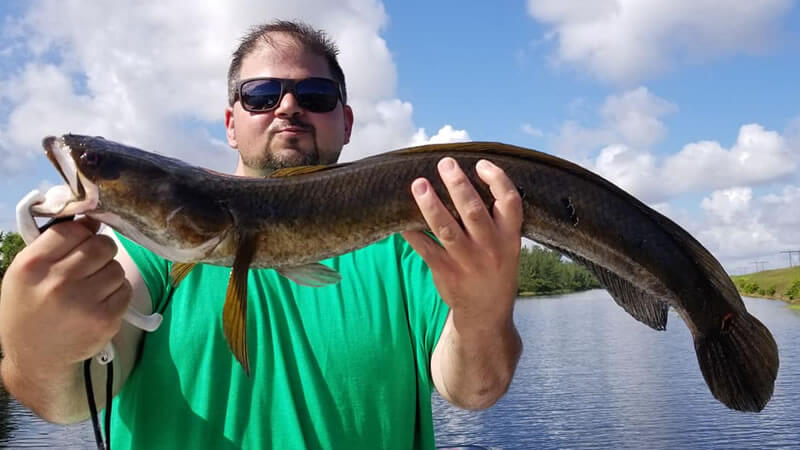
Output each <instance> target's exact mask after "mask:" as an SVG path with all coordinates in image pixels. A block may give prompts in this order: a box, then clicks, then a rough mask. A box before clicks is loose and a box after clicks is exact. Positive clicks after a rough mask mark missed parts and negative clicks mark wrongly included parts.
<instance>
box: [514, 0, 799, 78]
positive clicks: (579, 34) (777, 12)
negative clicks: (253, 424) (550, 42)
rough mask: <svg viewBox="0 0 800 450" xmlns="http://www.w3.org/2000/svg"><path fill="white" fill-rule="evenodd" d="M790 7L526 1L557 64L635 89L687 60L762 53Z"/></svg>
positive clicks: (649, 0)
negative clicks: (637, 83)
mask: <svg viewBox="0 0 800 450" xmlns="http://www.w3.org/2000/svg"><path fill="white" fill-rule="evenodd" d="M791 6H792V1H791V0H762V1H759V2H730V1H728V0H693V1H677V2H676V1H672V0H602V1H600V0H597V1H591V2H565V1H563V0H528V13H529V14H530V16H531V17H532V18H534V19H535V20H538V21H540V22H543V23H545V24H547V25H549V26H550V27H551V28H550V29H549V30H547V31H546V35H548V36H549V35H552V34H555V35H556V36H557V50H556V55H555V56H554V59H555V61H556V62H557V63H561V64H570V65H576V66H579V67H582V68H585V69H588V70H589V71H590V72H591V73H592V74H593V75H595V76H596V77H598V78H600V79H605V80H611V81H617V82H635V81H637V80H641V79H642V78H644V77H647V76H651V75H655V74H658V73H660V72H662V71H663V70H665V69H669V68H670V67H671V66H673V65H674V64H676V63H680V62H684V61H690V62H693V61H702V60H708V59H714V58H719V57H724V56H726V55H730V54H734V53H738V52H751V53H752V52H758V51H760V50H762V49H763V48H765V47H766V46H768V45H770V44H771V42H772V41H773V40H774V37H775V36H776V34H777V33H779V30H780V19H781V17H782V15H783V13H785V12H786V11H787V10H789V8H791Z"/></svg>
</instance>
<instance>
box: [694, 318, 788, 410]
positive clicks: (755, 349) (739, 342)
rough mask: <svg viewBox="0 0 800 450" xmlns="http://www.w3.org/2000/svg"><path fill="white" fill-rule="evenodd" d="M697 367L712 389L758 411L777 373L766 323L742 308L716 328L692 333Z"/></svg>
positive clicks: (735, 405)
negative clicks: (702, 333)
mask: <svg viewBox="0 0 800 450" xmlns="http://www.w3.org/2000/svg"><path fill="white" fill-rule="evenodd" d="M694 347H695V351H696V352H697V361H698V363H700V370H701V371H702V372H703V377H704V378H705V380H706V383H708V386H709V388H710V389H711V393H712V394H714V397H716V398H717V400H719V401H721V402H722V403H724V404H725V405H726V406H728V407H729V408H732V409H736V410H739V411H754V412H758V411H761V410H762V409H763V408H764V406H766V404H767V402H768V401H769V399H770V397H772V391H773V388H774V385H775V378H776V377H777V375H778V365H779V363H778V346H777V345H776V344H775V340H774V339H773V337H772V335H771V334H770V332H769V330H767V327H765V326H764V324H762V323H761V322H759V321H758V319H756V318H755V317H753V316H751V315H750V314H748V313H747V312H745V311H742V312H740V313H730V314H728V315H726V316H725V318H724V319H723V320H722V324H721V326H720V328H719V330H716V331H715V332H713V333H706V334H704V335H699V334H698V335H697V336H695V341H694Z"/></svg>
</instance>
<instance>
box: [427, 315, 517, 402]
mask: <svg viewBox="0 0 800 450" xmlns="http://www.w3.org/2000/svg"><path fill="white" fill-rule="evenodd" d="M521 354H522V341H521V339H520V337H519V333H518V332H517V329H516V327H515V326H514V322H513V320H512V317H511V314H507V315H504V317H501V318H499V319H498V320H497V321H492V320H487V318H485V317H484V318H469V317H467V315H466V314H465V315H460V314H459V311H451V312H450V315H449V316H448V318H447V322H446V324H445V327H444V329H443V330H442V335H441V337H440V339H439V343H438V344H437V346H436V349H435V350H434V356H433V361H432V364H437V365H438V370H434V371H433V374H434V383H435V385H436V387H437V389H438V390H439V393H440V394H441V395H442V396H443V397H445V398H446V399H447V400H448V401H450V402H451V403H453V404H455V405H457V406H459V407H462V408H466V409H483V408H488V407H489V406H492V405H493V404H494V403H495V402H497V400H499V399H500V397H502V396H503V394H505V392H506V391H507V390H508V386H509V385H510V384H511V379H512V378H513V376H514V370H515V369H516V366H517V362H518V361H519V357H520V355H521ZM437 378H438V379H437Z"/></svg>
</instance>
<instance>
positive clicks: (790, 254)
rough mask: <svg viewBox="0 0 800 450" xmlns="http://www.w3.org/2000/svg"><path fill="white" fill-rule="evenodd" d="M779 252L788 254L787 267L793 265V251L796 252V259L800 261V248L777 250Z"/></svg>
mask: <svg viewBox="0 0 800 450" xmlns="http://www.w3.org/2000/svg"><path fill="white" fill-rule="evenodd" d="M779 253H786V254H787V255H789V267H793V266H794V264H793V263H792V255H793V254H794V253H797V259H798V261H800V250H786V251H783V252H779Z"/></svg>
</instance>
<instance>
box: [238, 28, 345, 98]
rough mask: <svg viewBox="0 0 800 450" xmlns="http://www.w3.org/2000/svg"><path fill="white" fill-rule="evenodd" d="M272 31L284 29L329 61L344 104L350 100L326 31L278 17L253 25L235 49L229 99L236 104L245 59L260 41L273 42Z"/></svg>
mask: <svg viewBox="0 0 800 450" xmlns="http://www.w3.org/2000/svg"><path fill="white" fill-rule="evenodd" d="M270 33H285V34H288V35H289V36H291V37H292V39H294V40H295V42H296V43H297V44H299V45H300V46H301V47H302V48H304V49H306V50H308V51H311V52H312V53H316V54H318V55H320V56H322V57H323V58H325V60H326V61H327V62H328V68H329V69H330V71H331V76H332V77H333V79H334V80H336V81H337V82H338V83H339V84H340V85H341V86H342V104H345V105H346V104H347V88H346V87H345V82H344V71H342V67H341V66H340V65H339V61H338V60H337V59H336V56H337V55H338V54H339V49H338V48H337V47H336V44H335V43H334V42H333V41H332V40H330V39H329V38H328V35H327V34H325V32H324V31H322V30H318V29H316V28H313V27H311V26H310V25H308V24H306V23H303V22H296V21H288V20H277V21H275V22H270V23H266V24H262V25H258V26H256V27H253V28H251V29H250V30H249V31H248V33H247V34H246V35H244V37H243V38H242V40H241V43H240V44H239V47H238V48H237V49H236V51H235V52H233V57H232V58H231V65H230V67H228V103H229V104H230V105H231V106H233V103H234V102H235V99H236V85H237V84H238V83H239V81H240V75H241V71H242V61H244V58H245V57H247V55H249V54H251V53H253V52H254V51H255V50H256V49H258V48H259V47H260V46H261V45H274V42H273V40H272V38H271V37H270Z"/></svg>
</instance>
